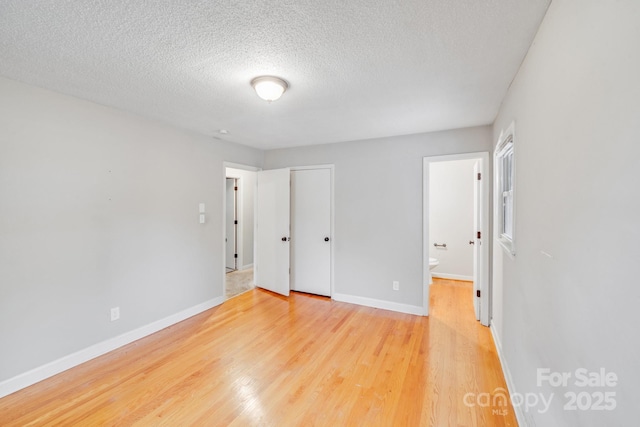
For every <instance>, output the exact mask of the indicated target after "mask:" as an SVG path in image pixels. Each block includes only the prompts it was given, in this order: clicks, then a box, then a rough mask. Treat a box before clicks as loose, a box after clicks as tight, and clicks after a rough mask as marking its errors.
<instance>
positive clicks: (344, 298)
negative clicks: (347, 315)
mask: <svg viewBox="0 0 640 427" xmlns="http://www.w3.org/2000/svg"><path fill="white" fill-rule="evenodd" d="M331 298H333V299H334V300H336V301H340V302H348V303H350V304H357V305H364V306H366V307H373V308H381V309H383V310H390V311H398V312H400V313H407V314H415V315H417V316H422V315H423V314H424V308H422V307H421V306H418V305H409V304H401V303H398V302H391V301H384V300H379V299H373V298H366V297H359V296H355V295H346V294H336V293H334V294H333V295H332V296H331Z"/></svg>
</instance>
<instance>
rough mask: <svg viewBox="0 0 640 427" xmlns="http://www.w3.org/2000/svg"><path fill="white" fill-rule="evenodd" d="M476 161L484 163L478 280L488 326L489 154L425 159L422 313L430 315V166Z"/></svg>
mask: <svg viewBox="0 0 640 427" xmlns="http://www.w3.org/2000/svg"><path fill="white" fill-rule="evenodd" d="M471 159H477V160H481V162H482V168H481V173H482V177H483V179H482V200H481V204H482V208H481V209H482V214H483V215H482V225H481V228H482V232H483V239H482V240H483V241H484V244H483V245H482V247H481V251H482V259H483V262H482V263H483V268H482V272H483V273H482V274H481V277H480V278H479V283H480V286H479V287H480V292H481V295H482V297H481V299H480V305H481V308H480V323H481V324H483V325H485V326H489V322H490V319H491V313H490V309H491V304H490V302H491V283H490V281H489V268H490V265H491V262H490V256H491V251H490V250H489V249H490V246H491V239H490V236H491V232H490V231H491V230H490V229H489V224H490V222H489V214H490V212H489V207H490V204H489V200H490V193H489V192H490V191H491V188H490V186H489V185H490V182H489V181H491V176H490V175H489V159H490V156H489V152H487V151H482V152H474V153H462V154H451V155H445V156H432V157H424V158H423V168H422V202H423V204H422V218H423V224H422V269H423V274H422V277H423V301H422V308H423V314H424V315H425V316H428V315H429V281H430V280H429V279H430V276H431V274H430V272H429V165H430V164H431V163H435V162H449V161H454V160H471Z"/></svg>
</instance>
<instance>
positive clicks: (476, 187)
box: [470, 161, 482, 320]
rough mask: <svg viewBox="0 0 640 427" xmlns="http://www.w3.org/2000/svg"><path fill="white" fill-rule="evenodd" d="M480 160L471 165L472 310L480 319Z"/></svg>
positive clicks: (477, 318)
mask: <svg viewBox="0 0 640 427" xmlns="http://www.w3.org/2000/svg"><path fill="white" fill-rule="evenodd" d="M480 170H481V168H480V162H479V161H478V162H476V163H475V164H474V165H473V237H472V240H470V241H471V242H474V244H473V310H474V312H475V314H476V320H480V309H481V307H480V297H479V296H478V290H480V281H481V278H482V261H481V258H480V256H481V252H482V251H481V245H482V239H481V238H480V237H481V234H479V233H481V227H482V226H481V224H482V209H481V200H482V185H481V181H480V179H478V178H479V177H480Z"/></svg>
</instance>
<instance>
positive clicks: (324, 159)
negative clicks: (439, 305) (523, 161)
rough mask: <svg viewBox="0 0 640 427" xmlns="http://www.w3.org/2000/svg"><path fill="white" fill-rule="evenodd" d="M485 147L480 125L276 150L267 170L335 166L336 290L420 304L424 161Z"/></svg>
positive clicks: (487, 139) (487, 131)
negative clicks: (395, 285) (396, 288)
mask: <svg viewBox="0 0 640 427" xmlns="http://www.w3.org/2000/svg"><path fill="white" fill-rule="evenodd" d="M490 149H491V128H490V127H488V126H485V127H476V128H468V129H460V130H453V131H444V132H434V133H428V134H419V135H407V136H398V137H390V138H381V139H374V140H367V141H356V142H344V143H340V144H330V145H322V146H311V147H300V148H292V149H282V150H273V151H268V152H266V154H265V169H275V168H279V167H287V166H305V165H317V164H334V165H335V175H334V177H335V194H334V195H335V199H334V201H335V229H334V233H335V240H334V246H333V248H334V251H335V255H334V269H335V271H334V293H335V294H342V295H349V296H356V297H363V298H369V299H372V300H377V301H385V302H389V303H392V304H400V305H402V306H403V307H421V306H422V297H423V282H424V279H423V277H422V268H423V267H422V259H423V254H422V216H423V212H422V179H423V178H422V168H423V166H422V164H423V160H422V159H423V157H426V156H437V155H445V154H458V153H465V152H477V151H489V150H490ZM394 280H397V281H399V282H400V290H399V291H394V290H393V289H392V282H393V281H394ZM334 296H335V295H334Z"/></svg>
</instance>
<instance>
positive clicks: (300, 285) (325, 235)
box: [291, 169, 331, 296]
mask: <svg viewBox="0 0 640 427" xmlns="http://www.w3.org/2000/svg"><path fill="white" fill-rule="evenodd" d="M330 239H331V169H302V170H293V171H291V289H292V290H294V291H299V292H307V293H311V294H316V295H325V296H331V240H330Z"/></svg>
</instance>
